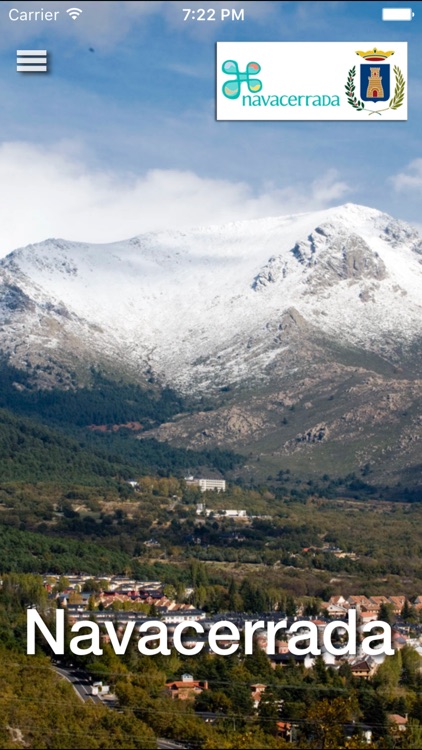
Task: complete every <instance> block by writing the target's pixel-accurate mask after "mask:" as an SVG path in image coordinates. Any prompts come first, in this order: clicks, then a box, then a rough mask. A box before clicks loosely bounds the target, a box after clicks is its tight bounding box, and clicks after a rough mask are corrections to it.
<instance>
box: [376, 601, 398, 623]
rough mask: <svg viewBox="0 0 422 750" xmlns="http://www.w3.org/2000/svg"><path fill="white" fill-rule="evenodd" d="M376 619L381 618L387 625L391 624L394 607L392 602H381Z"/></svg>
mask: <svg viewBox="0 0 422 750" xmlns="http://www.w3.org/2000/svg"><path fill="white" fill-rule="evenodd" d="M378 619H379V620H382V622H386V623H387V625H392V624H393V622H394V619H395V617H394V607H393V605H392V604H387V603H386V602H383V603H382V604H381V606H380V611H379V613H378Z"/></svg>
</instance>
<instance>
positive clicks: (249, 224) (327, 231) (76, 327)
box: [0, 204, 422, 392]
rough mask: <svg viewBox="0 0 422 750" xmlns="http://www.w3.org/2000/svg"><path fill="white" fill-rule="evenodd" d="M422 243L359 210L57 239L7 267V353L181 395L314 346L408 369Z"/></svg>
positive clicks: (2, 325)
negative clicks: (403, 359)
mask: <svg viewBox="0 0 422 750" xmlns="http://www.w3.org/2000/svg"><path fill="white" fill-rule="evenodd" d="M421 289H422V238H421V236H420V235H419V234H418V233H417V232H416V230H414V229H413V228H411V227H410V226H408V225H407V224H405V223H403V222H401V221H397V220H395V219H393V218H391V217H390V216H388V215H386V214H383V213H381V212H379V211H377V210H374V209H371V208H366V207H363V206H357V205H352V204H347V205H344V206H340V207H337V208H332V209H327V210H324V211H319V212H314V213H308V214H300V215H294V216H283V217H272V218H268V219H259V220H253V221H242V222H234V223H231V224H227V225H224V226H210V227H199V228H194V229H191V230H186V231H174V232H169V231H166V232H157V233H150V234H145V235H141V236H139V237H134V238H132V239H130V240H127V241H123V242H116V243H112V244H108V245H93V244H83V243H76V242H67V241H65V240H55V239H51V240H46V241H45V242H42V243H39V244H37V245H29V246H27V247H25V248H20V249H18V250H15V251H14V252H12V253H10V255H8V256H7V257H6V258H4V259H3V260H2V261H1V262H0V349H2V350H3V351H4V352H5V353H7V354H9V355H10V359H11V362H12V363H13V364H14V365H15V366H18V367H20V366H25V367H27V366H28V363H29V365H30V366H32V367H35V366H36V365H38V366H39V367H38V368H37V371H38V372H39V373H41V375H39V377H40V378H41V380H40V382H42V373H43V372H44V371H45V365H46V364H48V366H49V369H50V371H54V372H56V373H59V372H61V371H63V372H65V371H66V370H72V371H73V372H74V371H75V370H78V368H82V369H81V371H82V370H83V367H84V366H85V365H92V364H99V365H102V366H105V367H109V368H114V369H115V370H117V371H119V370H120V371H122V372H123V371H124V372H126V373H127V374H129V375H130V376H131V377H132V376H133V377H134V378H138V379H139V380H142V379H143V378H144V377H154V378H155V379H157V380H158V381H159V382H161V383H166V384H169V385H171V386H172V387H174V388H176V389H179V390H181V391H182V392H183V391H184V392H204V391H205V392H210V391H211V392H212V391H213V390H214V389H217V388H221V386H224V385H227V384H233V383H239V382H243V381H247V380H251V379H252V380H254V381H256V380H264V381H265V379H268V378H270V377H271V376H272V375H274V374H275V373H279V374H281V373H283V371H284V370H285V369H286V368H290V370H291V369H292V368H293V367H297V366H298V363H299V362H300V358H301V354H303V353H305V352H307V356H309V350H307V349H306V347H305V344H304V342H305V341H306V342H308V343H309V345H310V346H312V343H315V342H316V341H323V340H327V341H331V342H335V343H336V344H338V345H341V346H346V347H348V346H350V347H353V348H358V349H360V350H364V351H367V352H375V353H377V354H380V355H382V356H384V357H386V358H387V359H391V360H392V361H399V358H400V356H401V354H400V352H403V351H406V348H411V347H412V345H413V343H414V341H415V340H416V339H418V337H420V335H421V328H422V315H421V313H422V295H421Z"/></svg>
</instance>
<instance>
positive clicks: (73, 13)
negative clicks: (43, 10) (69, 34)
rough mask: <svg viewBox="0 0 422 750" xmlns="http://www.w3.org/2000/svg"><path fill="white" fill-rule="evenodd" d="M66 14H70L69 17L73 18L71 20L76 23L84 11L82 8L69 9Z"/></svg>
mask: <svg viewBox="0 0 422 750" xmlns="http://www.w3.org/2000/svg"><path fill="white" fill-rule="evenodd" d="M66 13H67V14H68V15H69V16H70V17H71V18H72V19H73V20H74V21H76V19H77V18H79V16H80V15H81V13H82V10H81V9H80V8H69V9H68V10H67V11H66Z"/></svg>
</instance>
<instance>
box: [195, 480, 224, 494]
mask: <svg viewBox="0 0 422 750" xmlns="http://www.w3.org/2000/svg"><path fill="white" fill-rule="evenodd" d="M185 482H186V484H187V485H188V486H191V487H199V489H200V490H201V492H207V491H208V490H217V492H225V491H226V480H225V479H205V478H204V477H201V478H199V479H194V477H185Z"/></svg>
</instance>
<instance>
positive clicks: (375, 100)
mask: <svg viewBox="0 0 422 750" xmlns="http://www.w3.org/2000/svg"><path fill="white" fill-rule="evenodd" d="M362 50H368V51H367V52H365V51H363V52H362ZM383 50H387V52H383ZM392 55H394V65H390V57H391V56H392ZM353 58H354V60H355V61H356V63H355V65H354V64H353V62H351V59H352V60H353ZM357 59H358V60H359V65H358V64H357ZM352 66H353V67H352ZM216 75H217V86H216V98H217V109H216V116H217V120H365V121H369V122H373V121H376V120H380V119H381V115H382V119H384V120H396V121H397V120H407V99H408V96H407V85H406V78H407V44H406V43H405V42H395V43H394V45H391V43H389V42H379V43H377V44H376V45H373V46H372V47H371V46H370V45H368V42H359V41H356V42H217V69H216ZM368 115H375V117H374V116H369V117H368Z"/></svg>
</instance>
